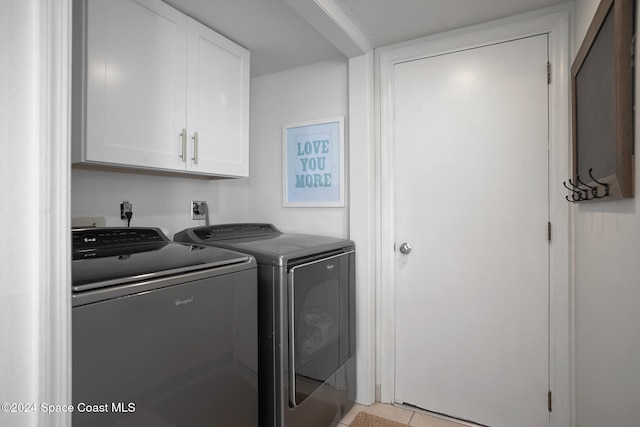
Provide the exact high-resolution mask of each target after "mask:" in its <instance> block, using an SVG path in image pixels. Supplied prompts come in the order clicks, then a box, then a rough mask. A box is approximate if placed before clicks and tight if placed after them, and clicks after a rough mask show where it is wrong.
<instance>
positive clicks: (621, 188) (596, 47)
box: [567, 0, 635, 202]
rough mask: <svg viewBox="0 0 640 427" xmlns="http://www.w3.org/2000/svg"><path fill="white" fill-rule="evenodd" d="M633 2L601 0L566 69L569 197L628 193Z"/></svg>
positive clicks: (578, 199)
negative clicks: (570, 146)
mask: <svg viewBox="0 0 640 427" xmlns="http://www.w3.org/2000/svg"><path fill="white" fill-rule="evenodd" d="M634 15H635V12H634V1H633V0H601V1H600V4H599V6H598V9H597V11H596V13H595V16H594V18H593V21H592V22H591V25H590V27H589V29H588V31H587V34H586V35H585V38H584V41H583V42H582V46H581V47H580V50H579V51H578V54H577V55H576V58H575V61H574V63H573V66H572V68H571V77H572V80H571V91H572V108H573V167H574V170H573V181H572V180H569V183H570V185H571V187H569V186H567V188H569V189H570V190H571V191H572V194H571V196H568V197H567V200H569V201H570V202H581V201H589V200H596V199H602V198H606V200H614V199H620V198H625V197H633V195H634V188H633V181H634V175H633V164H634V123H633V121H634V118H633V115H634V100H633V88H634V73H635V71H634V67H633V62H634V61H633V51H634V42H633V39H634V32H635V29H634V22H633V17H634Z"/></svg>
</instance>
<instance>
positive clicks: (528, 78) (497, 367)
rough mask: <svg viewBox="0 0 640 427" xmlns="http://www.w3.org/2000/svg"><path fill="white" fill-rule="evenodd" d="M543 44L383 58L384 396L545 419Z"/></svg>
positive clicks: (532, 423)
mask: <svg viewBox="0 0 640 427" xmlns="http://www.w3.org/2000/svg"><path fill="white" fill-rule="evenodd" d="M547 45H548V41H547V36H546V35H540V36H535V37H529V38H524V39H519V40H514V41H510V42H505V43H500V44H495V45H491V46H487V47H482V48H476V49H470V50H464V51H460V52H456V53H451V54H446V55H440V56H436V57H431V58H425V59H420V60H415V61H410V62H405V63H401V64H397V65H396V66H395V68H394V71H393V73H394V80H393V83H394V88H395V89H394V90H395V92H394V93H395V95H394V105H395V107H394V108H395V123H394V135H395V145H396V149H395V150H396V151H395V156H396V161H395V165H396V166H395V171H396V186H395V195H396V213H395V215H396V239H397V247H398V251H397V262H396V285H395V286H396V319H395V320H396V344H395V348H396V366H395V369H396V373H395V379H396V384H395V400H396V401H397V402H403V403H407V404H411V405H415V406H418V407H420V408H424V409H427V410H431V411H434V412H437V413H442V414H447V415H451V416H454V417H457V418H461V419H465V420H469V421H473V422H476V423H480V424H484V425H488V426H491V427H513V426H518V427H540V426H543V425H548V423H549V413H548V412H547V401H546V399H547V390H548V387H549V385H548V382H549V361H548V357H549V356H548V354H549V353H548V344H549V340H548V334H549V326H548V325H549V323H548V322H549V305H548V304H549V246H548V241H547V224H548V218H549V208H548V206H549V200H548V174H549V170H548V146H549V145H548V85H547V79H546V72H545V70H546V64H547V56H548V53H547V51H548V48H547ZM404 242H406V243H408V244H409V245H410V246H411V248H412V250H411V252H410V253H409V254H403V253H401V252H400V250H399V249H400V245H401V244H402V243H404Z"/></svg>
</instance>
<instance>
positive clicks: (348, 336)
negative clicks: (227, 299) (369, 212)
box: [288, 252, 355, 407]
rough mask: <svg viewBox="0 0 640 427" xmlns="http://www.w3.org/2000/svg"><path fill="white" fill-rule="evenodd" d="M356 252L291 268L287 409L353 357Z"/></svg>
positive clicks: (303, 398) (289, 282)
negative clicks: (354, 267)
mask: <svg viewBox="0 0 640 427" xmlns="http://www.w3.org/2000/svg"><path fill="white" fill-rule="evenodd" d="M354 258H355V254H354V252H347V253H341V254H339V255H332V256H331V255H330V256H328V257H324V258H321V259H317V260H314V261H309V262H306V263H302V264H298V265H295V266H293V267H290V268H289V277H288V285H289V286H288V288H289V289H288V291H289V313H288V317H289V404H290V406H291V407H295V406H298V405H300V404H301V403H302V402H303V401H304V400H305V399H306V398H307V397H309V396H310V395H311V394H312V393H313V392H314V391H315V390H316V389H317V388H318V387H320V386H321V385H322V383H324V382H325V381H326V380H328V379H329V378H330V377H331V376H332V375H333V374H334V373H335V372H336V371H337V370H338V369H340V367H341V366H342V365H343V364H344V363H346V362H347V360H348V359H349V357H350V356H352V355H353V353H354V352H355V346H354V345H353V342H352V341H353V340H354V339H355V336H352V335H353V326H354V325H353V320H352V319H353V315H352V313H353V308H352V307H354V301H353V299H354V292H353V291H352V289H353V288H354V283H353V282H354V280H353V279H354V274H353V260H354Z"/></svg>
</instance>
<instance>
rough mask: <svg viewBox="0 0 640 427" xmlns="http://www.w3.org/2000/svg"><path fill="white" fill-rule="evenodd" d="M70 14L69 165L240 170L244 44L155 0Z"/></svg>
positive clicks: (245, 100) (82, 6) (245, 140)
mask: <svg viewBox="0 0 640 427" xmlns="http://www.w3.org/2000/svg"><path fill="white" fill-rule="evenodd" d="M74 14H75V20H74V25H75V28H76V29H78V28H79V29H80V31H77V33H76V34H75V39H74V54H75V56H74V61H75V63H74V72H80V78H78V77H75V76H74V82H75V84H74V104H73V108H74V112H73V120H74V125H73V127H74V138H73V140H74V141H73V161H74V162H75V163H83V164H88V165H97V166H113V167H129V168H137V169H148V170H160V171H165V172H180V173H185V172H186V173H197V174H205V175H217V176H248V172H249V168H248V161H249V135H248V129H249V52H248V51H247V50H246V49H244V48H242V47H240V46H238V45H237V44H235V43H233V42H231V41H229V40H228V39H226V38H224V37H222V36H220V35H219V34H217V33H215V32H214V31H212V30H211V29H209V28H207V27H204V26H203V25H201V24H199V23H198V22H196V21H194V20H192V19H191V18H189V17H187V16H186V15H184V14H182V13H181V12H179V11H177V10H176V9H174V8H172V7H170V6H168V5H167V4H165V3H163V2H161V1H159V0H78V1H76V2H75V3H74ZM78 53H81V55H78Z"/></svg>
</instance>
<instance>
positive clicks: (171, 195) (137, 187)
mask: <svg viewBox="0 0 640 427" xmlns="http://www.w3.org/2000/svg"><path fill="white" fill-rule="evenodd" d="M247 187H248V181H247V179H218V180H206V179H198V178H184V177H175V176H159V175H145V174H135V173H124V172H103V171H94V170H85V169H73V171H72V186H71V192H72V197H71V203H72V205H71V212H72V216H73V217H87V216H89V217H91V216H102V217H105V219H106V225H107V226H109V227H121V226H126V223H125V222H124V221H122V220H121V219H120V203H122V201H124V200H128V201H129V202H131V203H132V204H133V217H132V220H131V226H138V227H160V228H161V229H162V231H164V232H165V233H166V234H167V236H168V237H169V238H173V235H174V234H175V233H176V232H178V231H180V230H182V229H185V228H188V227H196V226H200V225H204V224H205V221H203V220H202V221H194V220H192V219H191V213H190V210H189V209H190V202H191V200H202V201H206V202H207V206H208V207H209V220H210V223H212V224H214V223H226V222H242V221H245V220H246V218H247V192H248V189H247Z"/></svg>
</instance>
